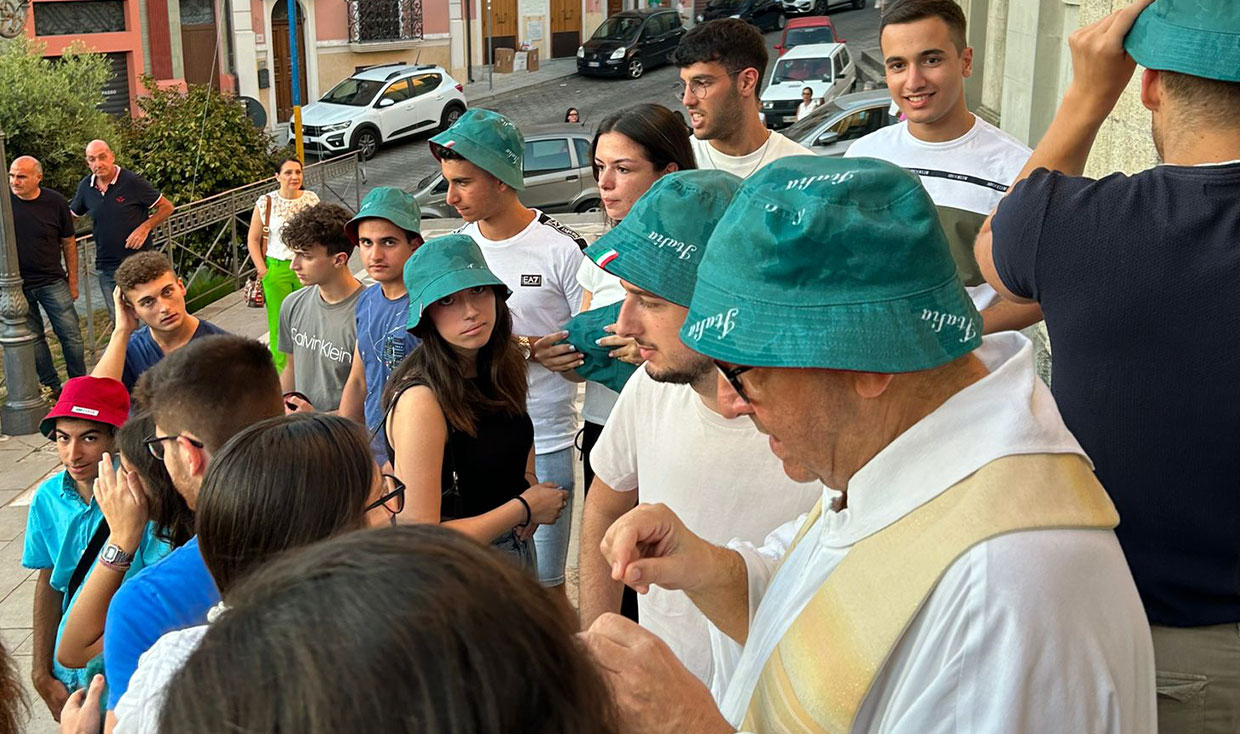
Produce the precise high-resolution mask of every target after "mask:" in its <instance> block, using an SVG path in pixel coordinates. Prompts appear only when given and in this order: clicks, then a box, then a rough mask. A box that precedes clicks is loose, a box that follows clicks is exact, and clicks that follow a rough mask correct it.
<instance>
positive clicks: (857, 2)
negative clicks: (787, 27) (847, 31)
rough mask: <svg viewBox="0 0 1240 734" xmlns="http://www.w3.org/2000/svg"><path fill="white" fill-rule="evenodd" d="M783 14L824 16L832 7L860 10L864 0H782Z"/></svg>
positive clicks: (863, 5)
mask: <svg viewBox="0 0 1240 734" xmlns="http://www.w3.org/2000/svg"><path fill="white" fill-rule="evenodd" d="M782 2H783V6H784V12H785V13H787V14H788V15H826V13H827V10H829V9H830V8H831V6H833V5H847V6H848V7H851V8H856V9H857V10H860V9H861V8H864V7H865V0H782Z"/></svg>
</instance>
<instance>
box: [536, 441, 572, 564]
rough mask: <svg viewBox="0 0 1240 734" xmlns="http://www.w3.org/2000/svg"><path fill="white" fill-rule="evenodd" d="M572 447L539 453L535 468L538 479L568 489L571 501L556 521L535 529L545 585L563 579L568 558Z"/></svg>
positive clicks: (570, 523) (570, 530)
mask: <svg viewBox="0 0 1240 734" xmlns="http://www.w3.org/2000/svg"><path fill="white" fill-rule="evenodd" d="M573 463H574V462H573V447H572V446H569V447H568V448H566V449H560V450H559V451H552V452H551V453H549V454H537V455H536V456H535V457H534V471H535V473H537V474H538V481H540V482H552V483H554V484H555V485H557V486H559V487H561V488H563V489H566V490H568V504H567V505H565V506H564V512H562V513H560V519H559V520H556V522H555V524H554V525H539V526H538V529H537V530H535V531H534V546H535V547H536V548H537V549H538V580H539V582H541V583H542V585H543V586H559V585H560V584H562V583H564V564H565V563H566V562H567V561H568V538H569V535H571V534H572V532H573V484H574V481H575V480H574V477H573Z"/></svg>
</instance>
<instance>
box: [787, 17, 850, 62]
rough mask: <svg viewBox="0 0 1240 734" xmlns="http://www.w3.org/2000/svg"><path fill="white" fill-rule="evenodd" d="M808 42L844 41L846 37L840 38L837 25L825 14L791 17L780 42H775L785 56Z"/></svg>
mask: <svg viewBox="0 0 1240 734" xmlns="http://www.w3.org/2000/svg"><path fill="white" fill-rule="evenodd" d="M807 43H844V39H843V38H840V36H839V34H838V33H837V32H836V30H835V25H834V24H832V23H831V19H830V18H828V17H827V16H825V15H811V16H809V17H808V18H790V19H789V20H788V25H786V26H785V27H784V34H783V35H782V36H780V38H779V43H777V44H775V50H776V51H778V52H779V55H780V56H783V55H784V54H786V53H788V51H790V50H791V49H793V48H795V47H797V46H803V45H805V44H807Z"/></svg>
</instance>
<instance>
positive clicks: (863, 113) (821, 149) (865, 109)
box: [783, 88, 900, 157]
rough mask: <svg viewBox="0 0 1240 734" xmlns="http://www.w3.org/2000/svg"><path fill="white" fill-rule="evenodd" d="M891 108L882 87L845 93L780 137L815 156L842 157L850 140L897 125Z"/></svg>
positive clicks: (810, 114)
mask: <svg viewBox="0 0 1240 734" xmlns="http://www.w3.org/2000/svg"><path fill="white" fill-rule="evenodd" d="M891 108H892V103H891V93H890V92H888V91H887V89H886V88H882V89H874V90H870V91H867V92H855V93H853V94H845V95H843V96H841V97H836V98H835V99H833V100H832V101H830V102H827V103H826V104H824V105H822V106H821V107H819V108H818V109H816V110H814V111H813V112H811V113H809V115H808V116H806V117H805V119H803V120H801V121H800V122H797V123H794V124H793V125H792V126H791V127H789V128H788V129H786V130H784V131H783V135H784V136H785V137H787V138H788V139H789V140H792V141H794V142H797V143H800V144H801V145H804V146H805V147H806V148H809V149H810V150H812V151H814V153H815V154H816V155H822V156H831V157H837V156H842V155H844V153H845V151H847V150H848V148H849V146H851V145H852V142H853V141H854V140H857V139H858V138H862V137H864V136H866V135H869V134H870V133H872V132H874V131H875V130H878V129H880V128H884V127H886V126H888V125H894V124H896V123H897V122H899V121H900V120H899V118H898V117H897V116H896V115H895V114H893V113H892V109H891Z"/></svg>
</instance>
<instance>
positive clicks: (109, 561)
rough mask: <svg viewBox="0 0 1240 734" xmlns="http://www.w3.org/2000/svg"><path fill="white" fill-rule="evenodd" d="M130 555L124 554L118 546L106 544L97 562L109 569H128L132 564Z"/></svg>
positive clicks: (131, 555)
mask: <svg viewBox="0 0 1240 734" xmlns="http://www.w3.org/2000/svg"><path fill="white" fill-rule="evenodd" d="M133 556H134V554H132V553H126V552H125V551H124V550H123V549H122V548H121V547H120V546H119V545H116V544H115V543H108V544H107V545H106V546H104V547H103V551H102V552H101V553H100V554H99V560H100V561H102V562H103V565H105V566H109V567H111V568H117V569H124V568H129V566H130V565H131V564H132V563H133Z"/></svg>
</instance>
